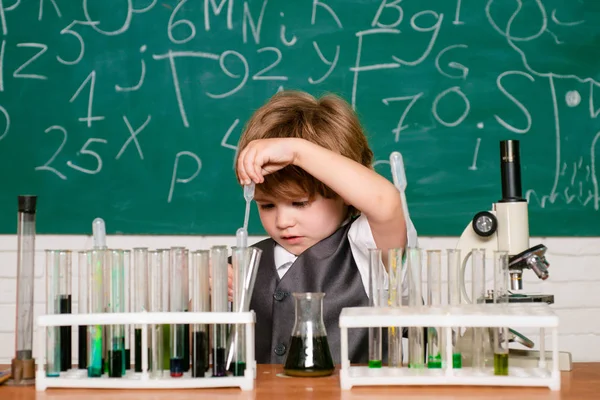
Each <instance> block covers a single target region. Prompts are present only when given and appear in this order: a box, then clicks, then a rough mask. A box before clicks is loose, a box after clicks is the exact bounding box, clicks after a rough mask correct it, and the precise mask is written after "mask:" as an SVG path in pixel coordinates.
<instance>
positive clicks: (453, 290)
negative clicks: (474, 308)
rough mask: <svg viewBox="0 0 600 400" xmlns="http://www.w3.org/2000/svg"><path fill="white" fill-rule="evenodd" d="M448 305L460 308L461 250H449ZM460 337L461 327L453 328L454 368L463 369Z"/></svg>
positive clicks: (447, 252) (451, 344)
mask: <svg viewBox="0 0 600 400" xmlns="http://www.w3.org/2000/svg"><path fill="white" fill-rule="evenodd" d="M446 254H447V255H448V304H449V305H451V306H460V304H461V297H460V275H461V266H462V265H461V264H462V260H461V258H460V250H458V249H448V250H447V251H446ZM459 336H460V327H454V328H452V343H449V344H448V345H449V346H452V368H462V354H461V353H460V351H459V349H458V346H456V342H457V341H458V338H459Z"/></svg>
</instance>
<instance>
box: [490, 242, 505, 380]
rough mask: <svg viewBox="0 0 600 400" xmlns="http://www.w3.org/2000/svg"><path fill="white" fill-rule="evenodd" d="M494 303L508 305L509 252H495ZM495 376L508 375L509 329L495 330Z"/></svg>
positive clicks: (500, 328) (499, 328)
mask: <svg viewBox="0 0 600 400" xmlns="http://www.w3.org/2000/svg"><path fill="white" fill-rule="evenodd" d="M493 296H494V297H493V298H494V303H495V304H503V305H507V304H508V252H506V251H494V294H493ZM493 332H494V375H508V327H506V326H503V327H498V328H493Z"/></svg>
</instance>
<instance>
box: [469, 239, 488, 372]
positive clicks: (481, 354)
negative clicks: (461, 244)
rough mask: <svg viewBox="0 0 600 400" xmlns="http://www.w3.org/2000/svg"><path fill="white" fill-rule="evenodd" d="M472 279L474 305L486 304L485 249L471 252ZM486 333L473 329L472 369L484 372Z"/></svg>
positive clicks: (482, 330)
mask: <svg viewBox="0 0 600 400" xmlns="http://www.w3.org/2000/svg"><path fill="white" fill-rule="evenodd" d="M471 261H472V265H471V266H472V270H471V273H472V279H471V289H472V290H471V301H472V302H473V304H484V303H485V249H473V250H472V251H471ZM485 331H486V328H473V346H472V349H471V354H472V361H471V362H472V364H471V366H472V368H473V370H475V371H480V372H481V371H482V370H483V369H484V368H485V342H486V341H485Z"/></svg>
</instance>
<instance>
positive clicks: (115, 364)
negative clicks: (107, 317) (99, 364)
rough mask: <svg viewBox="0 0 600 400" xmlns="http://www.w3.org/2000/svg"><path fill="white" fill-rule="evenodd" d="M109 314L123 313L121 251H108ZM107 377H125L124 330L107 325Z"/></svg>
mask: <svg viewBox="0 0 600 400" xmlns="http://www.w3.org/2000/svg"><path fill="white" fill-rule="evenodd" d="M108 286H109V290H108V292H109V299H110V300H109V312H111V313H123V312H125V261H124V252H123V250H110V280H109V282H108ZM108 332H109V334H108V338H109V340H110V342H109V349H108V376H109V377H111V378H120V377H122V376H123V375H125V328H124V326H123V325H108Z"/></svg>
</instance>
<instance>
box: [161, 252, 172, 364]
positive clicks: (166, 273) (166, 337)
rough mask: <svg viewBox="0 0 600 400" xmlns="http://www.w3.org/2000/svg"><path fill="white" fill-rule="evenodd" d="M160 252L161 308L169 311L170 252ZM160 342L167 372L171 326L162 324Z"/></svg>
mask: <svg viewBox="0 0 600 400" xmlns="http://www.w3.org/2000/svg"><path fill="white" fill-rule="evenodd" d="M158 251H159V252H160V263H161V268H162V271H163V287H162V289H163V290H162V292H163V294H162V296H163V307H164V308H165V311H169V310H170V309H171V308H170V302H171V296H170V293H171V284H170V280H171V267H170V266H171V250H170V249H159V250H158ZM162 340H163V350H162V354H163V369H165V370H169V369H170V368H171V358H170V355H171V325H169V324H163V326H162Z"/></svg>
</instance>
